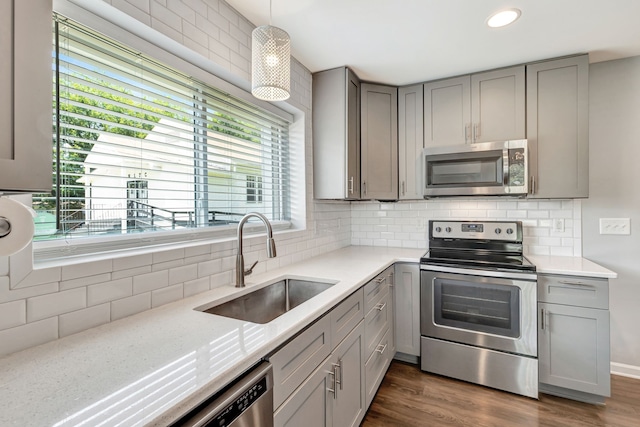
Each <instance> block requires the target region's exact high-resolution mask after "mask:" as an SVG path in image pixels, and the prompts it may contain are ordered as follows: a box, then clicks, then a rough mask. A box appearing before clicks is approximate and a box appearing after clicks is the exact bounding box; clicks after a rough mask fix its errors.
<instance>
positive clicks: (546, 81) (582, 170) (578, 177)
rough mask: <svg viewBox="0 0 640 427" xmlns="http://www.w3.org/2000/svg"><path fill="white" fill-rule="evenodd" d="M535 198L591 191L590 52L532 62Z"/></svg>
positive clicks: (530, 91) (583, 194) (530, 105)
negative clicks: (588, 53)
mask: <svg viewBox="0 0 640 427" xmlns="http://www.w3.org/2000/svg"><path fill="white" fill-rule="evenodd" d="M527 139H528V141H529V159H530V162H529V175H530V181H531V182H530V190H529V192H530V194H529V197H530V198H543V199H544V198H576V197H588V196H589V58H588V55H582V56H576V57H572V58H565V59H558V60H553V61H546V62H540V63H536V64H531V65H527Z"/></svg>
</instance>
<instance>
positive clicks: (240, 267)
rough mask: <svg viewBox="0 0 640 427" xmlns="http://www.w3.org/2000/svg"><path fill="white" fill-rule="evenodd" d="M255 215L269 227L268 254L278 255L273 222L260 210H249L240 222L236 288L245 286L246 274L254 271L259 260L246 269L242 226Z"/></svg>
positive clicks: (271, 255) (269, 255)
mask: <svg viewBox="0 0 640 427" xmlns="http://www.w3.org/2000/svg"><path fill="white" fill-rule="evenodd" d="M252 216H255V217H256V218H260V219H261V220H262V222H264V225H265V227H267V256H268V257H269V258H275V256H276V241H275V240H273V230H272V229H271V224H270V223H269V220H268V219H267V217H266V216H264V215H262V214H261V213H258V212H249V213H248V214H246V215H245V216H243V217H242V219H241V220H240V222H239V223H238V255H237V256H236V288H244V276H248V275H249V274H251V273H252V272H253V267H255V266H256V264H257V263H258V261H256V262H254V263H253V265H252V266H251V268H249V269H247V270H246V271H245V269H244V256H243V255H242V227H243V226H244V224H245V223H246V222H247V221H248V220H249V218H251V217H252Z"/></svg>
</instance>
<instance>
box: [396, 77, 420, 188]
mask: <svg viewBox="0 0 640 427" xmlns="http://www.w3.org/2000/svg"><path fill="white" fill-rule="evenodd" d="M422 88H423V85H415V86H408V87H401V88H399V89H398V176H399V185H400V188H399V199H400V200H412V199H414V200H415V199H422V167H421V165H422V162H421V157H422V148H423V147H424V134H423V131H424V126H423V122H424V114H423V96H422Z"/></svg>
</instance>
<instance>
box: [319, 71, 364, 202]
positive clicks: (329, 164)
mask: <svg viewBox="0 0 640 427" xmlns="http://www.w3.org/2000/svg"><path fill="white" fill-rule="evenodd" d="M313 124H314V126H313V177H314V179H313V194H314V197H315V198H316V199H359V198H360V81H359V80H358V78H357V77H356V75H355V74H354V73H353V71H351V70H350V69H348V68H346V67H340V68H335V69H332V70H326V71H321V72H319V73H315V74H314V75H313Z"/></svg>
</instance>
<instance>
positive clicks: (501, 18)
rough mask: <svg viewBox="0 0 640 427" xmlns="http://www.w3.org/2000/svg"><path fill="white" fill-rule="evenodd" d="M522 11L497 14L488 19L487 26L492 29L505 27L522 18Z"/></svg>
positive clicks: (504, 11)
mask: <svg viewBox="0 0 640 427" xmlns="http://www.w3.org/2000/svg"><path fill="white" fill-rule="evenodd" d="M520 13H521V12H520V9H507V10H501V11H500V12H496V13H494V14H493V15H491V16H490V17H489V19H487V25H488V26H490V27H491V28H498V27H504V26H505V25H509V24H511V23H512V22H513V21H515V20H516V19H518V18H519V17H520Z"/></svg>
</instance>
